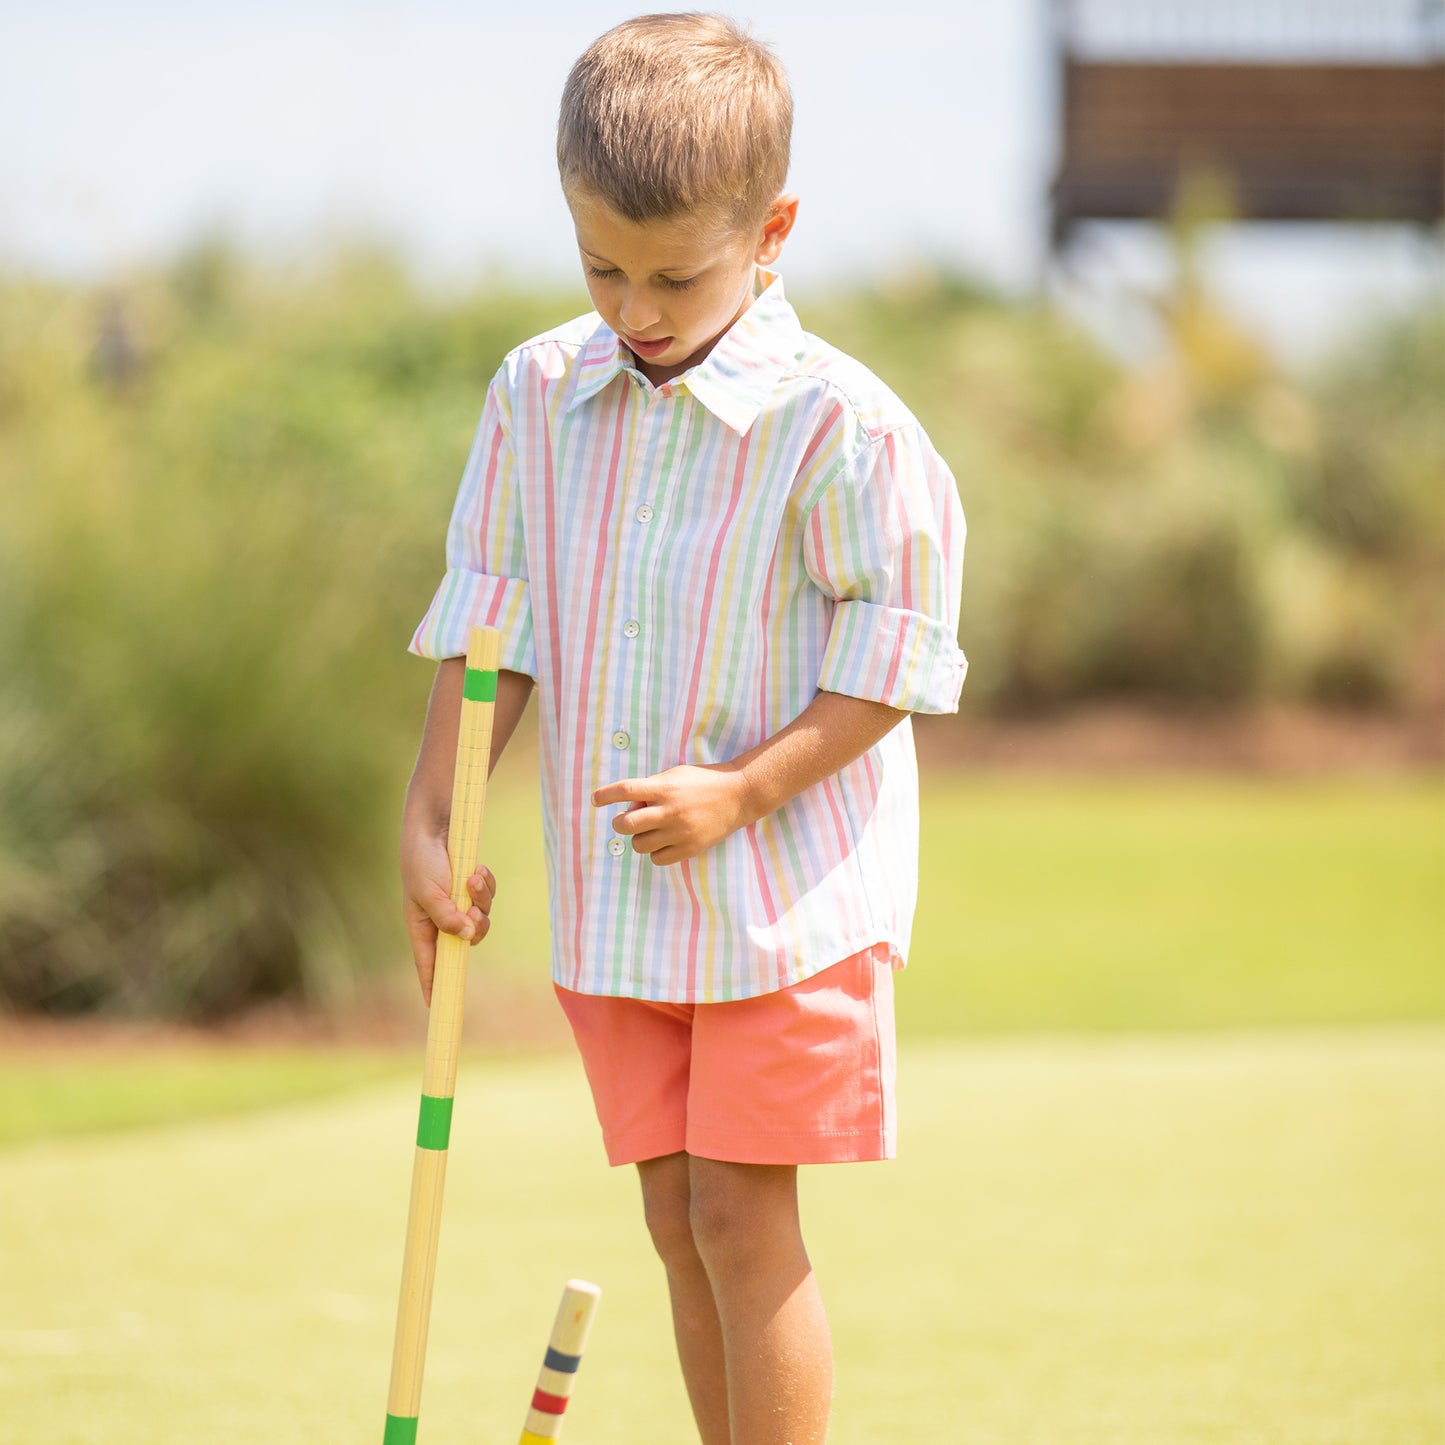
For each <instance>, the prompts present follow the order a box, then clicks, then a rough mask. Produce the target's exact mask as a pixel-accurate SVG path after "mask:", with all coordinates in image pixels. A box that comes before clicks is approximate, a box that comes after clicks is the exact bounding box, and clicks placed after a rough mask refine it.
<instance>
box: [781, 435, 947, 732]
mask: <svg viewBox="0 0 1445 1445" xmlns="http://www.w3.org/2000/svg"><path fill="white" fill-rule="evenodd" d="M964 536H965V524H964V517H963V508H962V506H961V505H960V503H959V500H958V489H957V487H956V486H955V485H954V481H953V476H952V474H951V473H950V472H949V470H948V468H947V467H946V466H945V465H944V463H943V461H942V459H941V458H940V457H939V456H938V454H937V452H935V451H934V450H933V447H932V445H931V444H930V443H929V441H928V438H927V437H926V436H925V435H924V433H923V431H922V429H921V428H920V427H919V426H918V425H917V424H916V423H915V424H912V425H909V426H905V427H898V428H895V429H893V430H890V431H888V432H886V433H884V434H883V435H882V436H881V437H877V438H872V439H869V440H868V441H867V443H866V444H865V445H864V446H862V447H861V448H859V449H858V451H857V452H856V453H855V454H853V455H851V456H850V457H848V459H847V460H846V461H844V462H843V464H841V465H840V466H839V468H838V470H837V472H836V474H835V475H834V476H833V478H832V479H831V480H830V481H829V483H828V485H827V486H826V487H825V488H824V489H823V491H822V493H821V495H820V496H819V498H818V500H817V502H816V503H815V504H814V506H813V508H812V511H811V512H810V514H809V517H808V522H807V526H806V529H805V532H804V558H805V563H806V566H807V569H808V575H809V577H811V579H812V580H813V582H814V583H815V584H816V585H817V586H818V587H819V588H821V589H822V590H823V591H824V592H825V593H826V594H827V595H828V596H829V597H831V598H832V599H833V602H834V607H833V619H832V624H831V629H830V631H829V634H828V642H827V647H826V650H825V652H824V654H823V662H822V667H821V669H820V673H819V677H818V686H819V687H820V688H822V689H823V690H824V691H826V692H840V693H847V694H848V695H849V696H852V697H862V698H868V699H871V700H872V701H875V702H882V703H886V704H887V705H888V706H889V707H896V708H900V709H903V710H905V711H908V712H931V713H948V712H955V711H956V710H957V708H958V699H959V693H960V692H961V690H962V688H963V679H964V674H965V672H966V671H967V668H968V663H967V660H966V659H965V657H964V655H963V653H962V651H961V650H960V649H959V646H958V614H959V602H960V590H961V585H962V574H963V545H964Z"/></svg>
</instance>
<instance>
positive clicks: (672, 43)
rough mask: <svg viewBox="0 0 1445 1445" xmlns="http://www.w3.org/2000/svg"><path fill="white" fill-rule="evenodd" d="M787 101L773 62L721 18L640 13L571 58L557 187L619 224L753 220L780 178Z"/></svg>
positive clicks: (789, 118)
mask: <svg viewBox="0 0 1445 1445" xmlns="http://www.w3.org/2000/svg"><path fill="white" fill-rule="evenodd" d="M792 132H793V98H792V94H791V92H790V90H789V88H788V78H787V75H786V74H785V73H784V71H783V67H782V65H781V63H780V62H779V61H778V59H777V57H776V56H775V55H774V54H773V52H772V51H771V50H769V49H768V47H767V46H766V45H764V44H763V43H762V42H761V41H758V40H754V39H753V38H752V36H750V35H748V34H747V33H746V32H745V31H743V30H741V29H739V28H738V26H736V25H735V24H734V23H733V22H732V21H731V20H728V19H726V18H725V17H723V16H721V15H698V14H686V15H642V16H639V17H638V18H637V19H635V20H628V21H625V22H624V23H623V24H621V25H618V26H616V27H615V28H613V29H612V30H609V31H608V32H607V33H606V34H605V35H602V36H600V37H599V38H598V39H596V40H594V41H593V42H592V44H591V45H589V46H588V47H587V49H586V50H585V51H584V52H583V54H582V56H581V58H580V59H579V60H578V61H577V63H576V64H575V65H574V66H573V67H572V72H571V74H570V75H569V76H568V77H567V84H566V86H565V87H564V88H563V91H562V110H561V116H560V118H559V120H558V124H557V168H558V170H559V171H560V172H561V176H562V188H563V190H564V191H566V192H567V194H568V195H569V196H572V195H575V194H578V193H581V194H591V195H592V196H595V197H596V198H597V199H599V200H601V201H603V202H604V203H605V204H606V205H607V206H608V207H610V208H611V209H612V210H613V211H615V212H616V213H617V214H618V215H620V216H622V217H624V218H625V219H627V220H629V221H634V222H636V221H654V220H664V219H671V218H674V217H678V216H683V215H686V214H689V213H701V215H702V216H703V217H706V218H708V219H712V218H713V217H714V216H715V217H717V218H718V219H720V220H722V221H724V222H725V223H726V224H728V225H729V226H736V227H740V228H746V227H751V226H753V225H754V224H757V223H760V222H761V221H762V220H763V219H764V218H765V217H766V216H767V214H768V210H769V207H770V206H771V205H772V202H773V201H774V199H775V198H776V197H777V195H778V193H779V192H780V191H781V190H782V189H783V183H784V181H786V180H787V176H788V149H789V145H790V142H791V139H792Z"/></svg>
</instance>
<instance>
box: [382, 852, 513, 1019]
mask: <svg viewBox="0 0 1445 1445" xmlns="http://www.w3.org/2000/svg"><path fill="white" fill-rule="evenodd" d="M401 881H402V891H403V895H404V902H403V914H404V916H405V918H406V931H407V936H408V937H409V938H410V939H411V955H412V959H413V961H414V962H415V964H416V976H417V979H418V981H419V982H420V983H421V993H422V997H423V998H424V999H425V1000H426V1002H427V1006H428V1007H430V1006H431V986H432V979H433V978H434V977H435V975H436V961H437V937H438V935H439V934H441V933H454V934H456V935H457V937H458V938H462V939H465V940H466V941H467V942H468V943H470V944H473V945H475V944H478V943H480V942H481V941H482V939H484V938H485V937H486V936H487V930H488V929H489V928H490V927H491V923H492V921H491V918H490V917H489V915H490V913H491V911H492V898H493V897H494V896H495V894H496V891H497V880H496V879H495V878H494V877H493V876H492V870H491V869H490V868H487V867H485V866H483V865H479V866H478V868H477V871H476V872H475V873H473V874H472V876H471V877H470V878H469V879H468V880H467V892H468V894H469V895H470V897H471V900H472V907H471V908H469V909H467V910H466V911H465V912H463V911H462V910H461V909H460V908H458V907H457V906H456V904H455V903H453V902H452V865H451V860H450V859H449V858H448V857H447V847H446V839H445V838H444V837H442V836H438V835H426V834H418V833H413V832H408V833H406V834H405V835H404V836H403V838H402V845H401Z"/></svg>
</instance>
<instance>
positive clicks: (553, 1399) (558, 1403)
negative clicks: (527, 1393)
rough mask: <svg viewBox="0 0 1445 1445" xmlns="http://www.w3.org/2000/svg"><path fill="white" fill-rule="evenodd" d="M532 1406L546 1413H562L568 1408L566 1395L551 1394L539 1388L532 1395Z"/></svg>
mask: <svg viewBox="0 0 1445 1445" xmlns="http://www.w3.org/2000/svg"><path fill="white" fill-rule="evenodd" d="M532 1408H533V1409H534V1410H540V1411H541V1412H542V1413H543V1414H544V1415H560V1414H561V1413H562V1412H563V1411H564V1410H565V1409H566V1408H567V1397H566V1395H549V1394H548V1393H547V1392H546V1391H545V1390H538V1391H537V1392H536V1394H534V1395H533V1396H532Z"/></svg>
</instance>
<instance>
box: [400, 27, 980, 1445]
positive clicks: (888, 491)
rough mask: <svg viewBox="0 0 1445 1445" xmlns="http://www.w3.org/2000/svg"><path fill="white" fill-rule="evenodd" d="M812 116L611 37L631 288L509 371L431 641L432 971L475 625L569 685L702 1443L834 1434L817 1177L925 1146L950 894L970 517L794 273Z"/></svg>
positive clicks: (583, 1039)
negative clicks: (912, 1074) (804, 318)
mask: <svg viewBox="0 0 1445 1445" xmlns="http://www.w3.org/2000/svg"><path fill="white" fill-rule="evenodd" d="M791 123H792V105H791V99H790V95H789V91H788V86H787V81H786V78H785V77H784V75H783V72H782V70H781V68H780V66H779V65H778V63H777V61H776V60H775V59H774V57H773V56H772V54H771V53H770V52H769V51H768V50H767V49H766V48H765V47H764V46H762V45H760V44H759V43H757V42H755V41H753V40H752V39H751V38H749V37H748V36H746V35H745V34H743V33H742V32H740V31H739V30H738V29H736V27H734V26H733V25H732V24H730V23H729V22H727V21H725V20H722V19H719V18H717V17H709V16H698V15H656V16H647V17H643V18H641V19H639V20H635V21H630V22H628V23H626V24H624V25H621V26H618V27H617V28H616V29H614V30H611V31H609V32H608V33H607V34H606V35H604V36H602V37H601V39H599V40H598V41H596V42H595V43H594V44H593V45H592V46H591V47H590V48H589V49H588V50H587V52H586V53H585V54H584V55H583V56H582V58H581V59H580V60H579V61H578V62H577V64H576V66H575V67H574V68H573V70H572V73H571V75H570V77H569V78H568V81H567V85H566V88H565V91H564V94H563V100H562V110H561V121H560V125H559V128H558V140H557V153H558V163H559V167H560V170H561V179H562V185H563V189H564V192H565V195H566V198H567V202H568V206H569V208H570V210H571V213H572V218H573V221H574V223H575V228H576V234H577V244H578V248H579V251H580V254H581V259H582V264H583V267H584V270H585V273H586V277H587V287H588V291H589V293H590V295H591V298H592V301H593V303H594V305H595V306H596V312H595V313H593V314H590V315H588V316H585V317H582V318H580V319H579V320H577V321H573V322H571V323H569V324H567V325H565V326H562V327H559V328H558V329H556V330H554V331H551V332H548V333H546V334H545V335H543V336H540V337H537V338H534V339H533V340H532V341H529V342H527V343H525V344H524V345H522V346H520V347H518V348H517V349H516V350H515V351H513V352H512V353H511V354H510V355H509V356H508V357H507V359H506V361H505V362H504V363H503V365H502V367H501V369H500V371H499V372H498V373H497V376H496V377H495V378H494V379H493V382H492V384H491V387H490V389H489V391H488V395H487V400H486V405H485V408H484V410H483V414H482V418H481V423H480V426H479V428H478V431H477V435H476V439H475V442H474V444H473V447H472V451H471V455H470V457H469V459H468V462H467V466H466V471H465V473H464V475H463V478H462V482H461V487H460V491H459V494H458V497H457V502H456V508H455V511H454V513H453V517H452V523H451V527H450V530H449V533H448V539H447V553H448V570H447V573H446V576H445V578H444V579H443V581H442V584H441V586H440V588H439V590H438V592H437V594H436V597H435V599H434V600H433V602H432V605H431V609H430V611H429V612H428V613H427V616H426V618H425V619H424V621H423V622H422V624H421V626H420V627H419V628H418V630H417V634H416V636H415V638H414V639H413V641H412V650H413V651H415V652H417V653H419V654H420V655H422V656H426V657H432V658H436V659H439V660H440V666H439V668H438V671H437V677H436V681H435V684H434V687H433V692H432V705H431V707H430V708H429V710H428V716H427V721H426V726H425V730H424V734H423V741H422V747H421V753H420V756H419V758H418V761H417V766H416V771H415V774H414V775H413V779H412V783H411V786H410V788H409V790H408V794H407V802H406V809H405V820H404V824H403V837H402V874H403V881H404V886H405V892H406V899H407V903H406V910H407V919H408V927H409V929H410V932H411V937H412V946H413V951H414V954H415V959H416V966H417V970H418V973H419V975H420V978H421V983H422V988H423V992H424V993H427V994H428V995H429V989H430V982H431V974H432V968H433V962H434V956H435V942H436V937H437V930H438V929H447V930H449V931H451V932H455V933H458V934H460V935H461V936H463V937H466V938H470V939H471V940H472V941H473V942H475V941H476V940H477V939H479V938H480V937H481V936H482V935H483V934H484V933H485V932H486V928H487V915H488V912H489V910H490V907H491V901H492V895H493V891H494V887H495V882H494V878H493V875H492V874H491V872H490V871H489V870H488V869H486V868H482V869H479V870H478V872H477V874H476V875H474V877H473V878H472V879H471V881H470V893H471V897H472V900H473V903H474V906H473V907H472V908H471V909H470V910H469V912H468V913H466V914H463V913H461V912H459V911H458V910H456V909H455V908H453V906H452V905H451V903H450V900H449V897H448V894H449V887H450V873H449V868H448V864H447V858H446V849H445V840H446V826H447V819H446V814H447V810H448V807H449V805H450V797H451V763H452V757H453V751H454V747H455V737H456V732H455V729H456V716H457V707H458V700H459V697H460V690H461V680H462V671H463V667H464V662H463V659H462V658H461V657H460V656H459V654H460V653H462V652H464V650H465V642H466V635H467V630H468V628H469V627H470V626H472V625H473V624H476V623H486V624H489V625H492V626H495V627H498V628H499V629H500V630H501V632H502V635H503V642H502V666H503V668H504V669H505V670H504V671H503V673H502V674H501V679H500V682H499V688H498V695H497V703H496V714H495V722H494V738H493V748H494V755H495V754H496V753H499V752H500V751H501V749H502V748H503V747H504V746H505V744H506V741H507V739H508V737H509V736H510V735H511V733H512V731H513V729H514V728H515V726H516V724H517V721H518V719H519V718H520V716H521V714H522V711H523V709H524V708H525V706H526V702H527V698H528V696H529V695H530V693H531V691H532V689H533V687H534V686H535V687H536V689H537V692H538V699H539V707H540V711H541V718H540V733H541V748H542V805H543V817H544V833H545V841H546V852H547V861H548V871H549V878H550V885H551V921H552V940H553V979H554V984H555V987H556V991H557V996H558V998H559V1000H560V1001H561V1004H562V1007H563V1009H564V1011H565V1012H566V1014H567V1017H568V1020H569V1022H570V1023H571V1026H572V1030H573V1033H574V1036H575V1038H576V1040H577V1043H578V1046H579V1049H580V1051H581V1054H582V1059H583V1063H584V1066H585V1069H586V1072H587V1077H588V1081H589V1084H590V1085H591V1088H592V1093H593V1098H594V1101H595V1103H596V1108H597V1113H598V1118H599V1121H600V1122H601V1125H602V1131H603V1138H604V1142H605V1145H606V1149H607V1154H608V1158H609V1160H610V1161H611V1162H612V1163H613V1164H614V1165H615V1164H623V1163H631V1164H635V1165H636V1166H637V1168H638V1172H639V1175H640V1178H641V1185H642V1197H643V1208H644V1214H645V1217H646V1221H647V1225H648V1228H649V1230H650V1231H651V1235H652V1238H653V1241H654V1243H655V1245H656V1248H657V1251H658V1253H659V1255H660V1256H661V1258H662V1262H663V1264H664V1267H665V1269H666V1274H667V1280H668V1287H669V1291H670V1295H671V1302H672V1312H673V1321H674V1326H675V1334H676V1340H677V1348H678V1353H679V1356H680V1359H681V1364H682V1370H683V1375H684V1378H685V1381H686V1385H687V1390H688V1395H689V1399H690V1401H691V1404H692V1408H693V1413H694V1415H695V1417H696V1420H697V1427H698V1431H699V1434H700V1436H701V1439H702V1441H703V1442H704V1445H783V1442H792V1445H803V1442H814V1441H821V1440H823V1439H824V1436H825V1433H826V1430H827V1417H828V1406H829V1398H830V1394H831V1386H832V1359H831V1350H830V1345H829V1337H828V1326H827V1321H826V1318H825V1316H824V1313H823V1307H822V1303H821V1300H820V1298H819V1293H818V1288H817V1284H816V1281H815V1280H814V1277H813V1274H812V1271H811V1268H810V1266H809V1263H808V1256H807V1253H806V1250H805V1249H804V1246H803V1240H802V1236H801V1233H800V1229H799V1222H798V1203H797V1166H798V1165H799V1164H804V1163H817V1162H827V1161H842V1160H862V1159H881V1158H890V1157H892V1155H893V1152H894V1114H893V1092H892V1091H893V1013H892V970H893V968H894V966H901V964H902V960H903V956H904V953H905V951H906V949H907V946H908V935H909V930H910V928H911V924H912V913H913V904H914V898H915V894H916V887H917V884H916V852H917V774H916V769H915V764H914V757H913V745H912V737H911V732H910V729H909V726H908V724H907V723H906V721H904V720H905V719H906V718H907V716H908V714H909V713H910V712H912V711H920V710H921V711H932V712H949V711H953V710H954V709H955V708H956V707H957V703H958V694H959V689H960V687H961V685H962V682H963V675H964V670H965V666H966V664H965V661H964V658H963V655H962V654H961V653H960V652H959V650H958V646H957V643H956V640H955V632H956V628H957V620H958V606H959V600H958V598H959V572H960V568H961V554H962V547H963V538H964V523H963V516H962V512H961V510H960V508H959V504H958V498H957V494H956V491H955V488H954V484H953V480H952V478H951V477H950V475H949V473H948V471H947V469H946V468H945V467H944V465H943V463H942V462H941V461H940V460H939V459H938V457H937V456H936V454H935V453H934V451H933V449H932V447H931V446H930V445H929V443H928V440H927V438H926V437H925V436H924V435H923V432H922V430H921V428H920V427H919V426H918V423H917V422H916V421H915V420H914V419H913V418H912V417H911V416H910V415H909V413H908V412H907V411H906V410H905V409H904V408H903V406H902V405H901V403H899V402H898V401H897V399H896V398H895V397H893V396H892V394H891V393H890V392H888V391H887V390H886V388H884V387H883V385H882V384H881V383H880V382H878V381H877V380H876V379H875V378H874V377H872V376H871V375H870V374H869V373H868V372H867V371H866V370H865V369H864V368H863V367H861V366H860V365H859V364H858V363H857V362H854V361H852V360H850V359H849V358H847V357H845V356H843V355H841V354H840V353H838V352H837V351H835V350H833V349H832V348H830V347H829V346H827V345H826V344H825V343H823V342H821V341H819V340H817V339H816V338H815V337H812V336H809V335H807V334H806V333H804V332H803V330H802V329H801V327H800V326H799V325H798V321H797V318H796V316H795V315H794V313H793V311H792V309H791V307H790V306H789V305H788V304H787V302H786V300H785V299H784V297H783V287H782V282H781V280H780V279H779V278H778V277H777V276H776V275H775V274H774V273H773V272H771V271H770V270H768V269H766V268H768V267H770V266H771V265H772V264H773V263H774V262H775V261H776V260H777V259H778V256H779V254H780V252H781V251H782V248H783V244H784V242H785V241H786V240H787V238H788V235H789V233H790V232H791V230H792V228H793V224H794V220H795V217H796V214H797V206H798V199H797V197H796V196H795V195H793V194H791V193H787V192H785V191H784V190H783V185H784V182H785V180H786V176H787V167H788V146H789V138H790V133H791Z"/></svg>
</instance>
